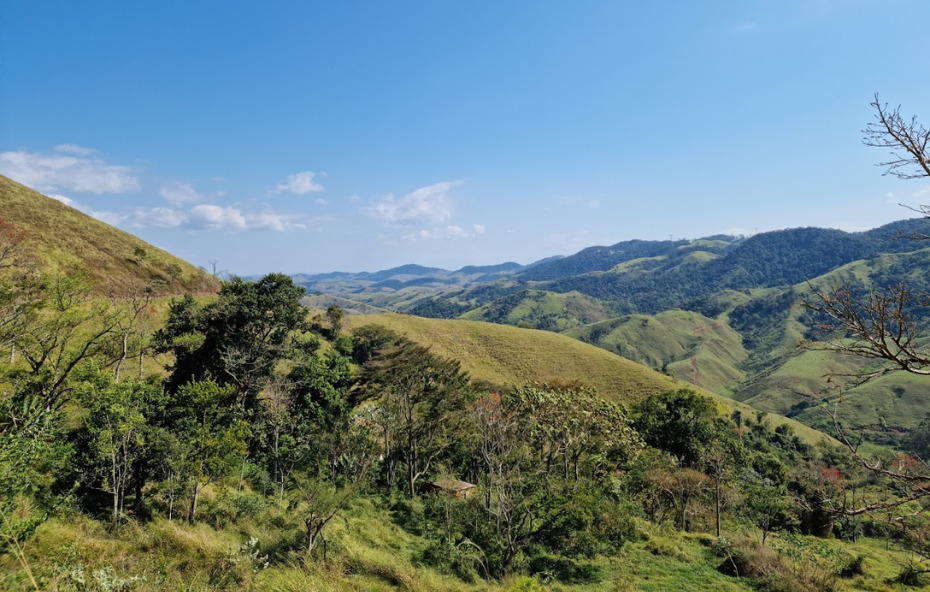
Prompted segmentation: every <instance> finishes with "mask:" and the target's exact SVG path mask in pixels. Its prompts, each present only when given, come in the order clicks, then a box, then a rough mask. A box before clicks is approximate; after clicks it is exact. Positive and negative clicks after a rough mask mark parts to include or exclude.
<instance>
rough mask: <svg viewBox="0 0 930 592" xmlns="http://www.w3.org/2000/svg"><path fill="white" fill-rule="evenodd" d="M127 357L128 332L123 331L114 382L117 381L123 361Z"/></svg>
mask: <svg viewBox="0 0 930 592" xmlns="http://www.w3.org/2000/svg"><path fill="white" fill-rule="evenodd" d="M128 357H129V333H128V332H127V333H123V355H122V356H120V359H119V360H118V361H117V362H116V382H119V372H120V370H122V368H123V363H124V362H125V361H126V358H128Z"/></svg>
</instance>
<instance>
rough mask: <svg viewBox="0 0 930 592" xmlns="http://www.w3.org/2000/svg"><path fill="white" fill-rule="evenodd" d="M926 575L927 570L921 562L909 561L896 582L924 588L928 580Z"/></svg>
mask: <svg viewBox="0 0 930 592" xmlns="http://www.w3.org/2000/svg"><path fill="white" fill-rule="evenodd" d="M925 574H926V569H925V568H924V566H923V565H921V564H920V562H919V561H908V562H907V563H905V564H904V566H903V567H902V568H901V572H900V573H899V574H898V575H897V576H896V577H895V579H894V581H895V582H896V583H898V584H903V585H905V586H915V587H916V586H923V585H924V582H925V580H926V577H925Z"/></svg>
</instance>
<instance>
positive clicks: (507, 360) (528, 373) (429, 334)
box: [346, 314, 680, 402]
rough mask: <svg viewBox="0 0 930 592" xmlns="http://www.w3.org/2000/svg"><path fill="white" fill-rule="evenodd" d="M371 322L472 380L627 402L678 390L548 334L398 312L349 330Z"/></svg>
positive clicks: (354, 321)
mask: <svg viewBox="0 0 930 592" xmlns="http://www.w3.org/2000/svg"><path fill="white" fill-rule="evenodd" d="M368 323H374V324H379V325H383V326H385V327H387V328H389V329H391V330H393V331H395V332H397V333H399V334H402V335H407V336H408V337H409V338H410V339H412V340H413V341H416V342H418V343H422V344H425V345H429V346H430V347H432V350H433V352H434V353H436V354H439V355H441V356H444V357H447V358H453V359H456V360H459V361H460V362H461V363H462V368H463V369H465V370H466V371H467V372H468V373H469V374H470V375H471V376H472V378H474V379H478V380H485V381H489V382H493V383H496V384H502V385H510V384H523V383H525V382H530V381H547V380H552V379H562V380H580V381H582V382H584V383H585V384H588V385H590V386H593V387H595V388H597V389H598V391H599V392H600V393H601V394H602V395H603V396H605V397H607V398H611V399H614V400H618V401H628V402H629V401H635V400H639V399H642V398H644V397H646V396H648V395H650V394H654V393H659V392H662V391H665V390H668V389H673V388H678V387H679V386H680V384H679V383H676V382H675V381H674V380H672V379H671V378H669V377H667V376H663V375H661V374H659V373H657V372H654V371H652V370H650V369H648V368H646V367H644V366H641V365H639V364H635V363H633V362H631V361H629V360H627V359H624V358H621V357H620V356H617V355H614V354H612V353H610V352H608V351H606V350H603V349H600V348H597V347H594V346H592V345H588V344H586V343H582V342H580V341H577V340H575V339H572V338H570V337H566V336H564V335H559V334H557V333H551V332H548V331H537V330H534V329H519V328H516V327H511V326H507V325H494V324H491V323H481V322H476V321H464V320H451V321H450V320H438V319H425V318H421V317H414V316H410V315H400V314H383V315H359V316H352V317H351V318H349V319H347V323H346V326H347V329H349V330H351V329H353V328H356V327H360V326H362V325H365V324H368Z"/></svg>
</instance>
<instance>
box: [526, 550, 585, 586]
mask: <svg viewBox="0 0 930 592" xmlns="http://www.w3.org/2000/svg"><path fill="white" fill-rule="evenodd" d="M530 573H531V574H533V575H538V576H542V577H543V578H544V579H550V578H554V579H556V580H558V581H559V582H562V583H563V584H593V583H596V582H599V581H600V580H601V568H600V566H599V565H597V564H595V563H592V562H590V561H575V560H574V559H569V558H568V557H563V556H561V555H550V554H548V553H540V554H538V555H534V556H533V557H532V558H530Z"/></svg>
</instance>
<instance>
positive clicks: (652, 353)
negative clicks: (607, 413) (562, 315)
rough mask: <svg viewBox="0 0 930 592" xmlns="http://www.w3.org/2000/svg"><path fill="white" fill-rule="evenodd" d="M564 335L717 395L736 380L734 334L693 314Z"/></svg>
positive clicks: (740, 354)
mask: <svg viewBox="0 0 930 592" xmlns="http://www.w3.org/2000/svg"><path fill="white" fill-rule="evenodd" d="M565 334H566V335H568V336H570V337H574V338H576V339H581V340H583V341H586V342H588V343H592V344H594V345H597V346H598V347H602V348H604V349H606V350H608V351H612V352H615V353H617V354H619V355H622V356H625V357H627V358H629V359H631V360H634V361H637V362H640V363H642V364H645V365H647V366H649V367H650V368H652V369H654V370H661V369H662V368H666V369H667V371H668V372H669V374H671V375H672V376H674V377H675V378H677V379H678V380H682V381H684V382H690V383H692V384H696V385H697V386H701V387H703V388H706V389H708V390H711V391H713V392H716V393H718V394H722V395H730V394H731V393H732V390H731V389H732V387H733V386H734V385H735V383H737V382H738V381H739V380H741V379H742V377H743V374H742V372H741V371H740V370H739V369H738V367H739V365H740V364H741V363H742V362H743V360H745V359H746V355H747V354H746V350H745V349H744V348H743V345H742V340H741V338H740V336H739V334H738V333H736V332H735V331H734V330H733V329H731V328H730V327H728V326H727V325H725V324H723V323H719V322H717V321H715V320H714V319H710V318H707V317H705V316H702V315H700V314H697V313H694V312H688V311H683V310H671V311H666V312H663V313H660V314H657V315H653V316H649V315H628V316H625V317H621V318H619V319H611V320H609V321H604V322H600V323H595V324H591V325H586V326H584V327H579V328H576V329H573V330H570V331H567V332H566V333H565Z"/></svg>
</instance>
